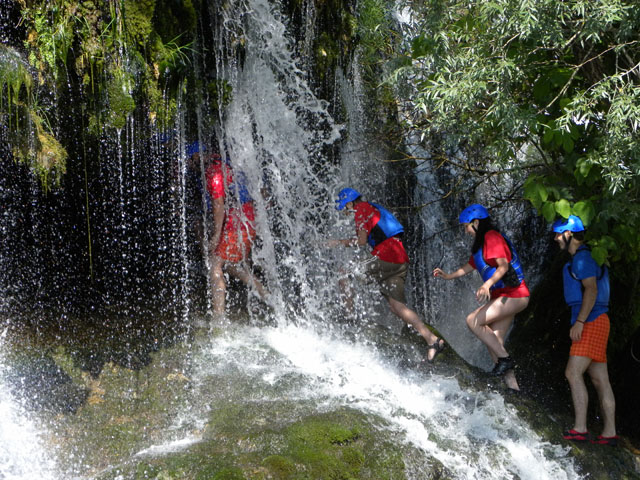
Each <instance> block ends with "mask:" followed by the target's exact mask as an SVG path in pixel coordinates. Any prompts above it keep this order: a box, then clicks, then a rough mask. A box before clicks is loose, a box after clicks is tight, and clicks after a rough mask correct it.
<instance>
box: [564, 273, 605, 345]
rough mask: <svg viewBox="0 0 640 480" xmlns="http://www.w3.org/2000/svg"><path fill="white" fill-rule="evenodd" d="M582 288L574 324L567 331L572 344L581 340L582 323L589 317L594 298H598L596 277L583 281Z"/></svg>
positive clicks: (594, 302) (594, 301)
mask: <svg viewBox="0 0 640 480" xmlns="http://www.w3.org/2000/svg"><path fill="white" fill-rule="evenodd" d="M582 286H583V287H584V292H582V305H580V311H579V312H578V317H577V318H576V323H574V324H573V326H572V327H571V330H569V336H570V337H571V340H573V341H574V342H577V341H578V340H580V338H582V329H583V328H584V322H585V321H586V320H587V318H588V317H589V314H590V313H591V310H592V309H593V306H594V305H595V304H596V298H598V283H597V282H596V277H589V278H585V279H583V280H582Z"/></svg>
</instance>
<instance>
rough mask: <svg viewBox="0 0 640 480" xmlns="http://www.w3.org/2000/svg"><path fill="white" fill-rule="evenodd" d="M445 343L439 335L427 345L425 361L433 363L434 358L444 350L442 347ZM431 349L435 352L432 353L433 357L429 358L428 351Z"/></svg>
mask: <svg viewBox="0 0 640 480" xmlns="http://www.w3.org/2000/svg"><path fill="white" fill-rule="evenodd" d="M446 345H447V344H446V343H445V341H444V340H443V339H441V338H440V337H438V338H436V341H435V342H433V343H432V344H431V345H427V362H429V363H433V361H434V360H435V359H436V357H437V356H438V354H439V353H440V352H441V351H443V350H444V347H445V346H446ZM431 350H435V353H434V354H433V357H431V358H429V352H430V351H431Z"/></svg>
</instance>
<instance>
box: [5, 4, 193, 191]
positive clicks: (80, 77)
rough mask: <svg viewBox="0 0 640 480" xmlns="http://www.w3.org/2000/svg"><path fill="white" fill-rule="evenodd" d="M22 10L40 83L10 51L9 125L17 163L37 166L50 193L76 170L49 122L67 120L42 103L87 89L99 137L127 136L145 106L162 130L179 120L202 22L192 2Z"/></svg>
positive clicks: (93, 130) (92, 130) (87, 107)
mask: <svg viewBox="0 0 640 480" xmlns="http://www.w3.org/2000/svg"><path fill="white" fill-rule="evenodd" d="M21 3H22V5H23V8H22V21H21V23H22V25H23V26H24V28H25V30H26V32H27V33H26V37H25V39H24V46H25V50H26V55H25V57H26V58H28V61H29V63H30V64H31V65H32V66H33V68H34V69H35V71H36V72H37V75H38V77H39V78H38V81H37V82H35V81H34V80H33V79H32V75H31V74H30V73H29V69H28V68H27V66H26V65H25V64H24V62H23V61H22V60H21V58H20V56H19V55H18V54H17V53H16V52H13V53H12V52H11V50H10V49H7V48H6V47H3V46H2V47H0V117H1V118H3V119H5V118H6V119H7V122H8V123H10V124H11V128H12V131H13V133H14V134H13V136H12V138H11V143H12V149H13V152H14V156H15V158H17V159H18V160H22V161H26V162H27V163H29V164H30V165H31V166H32V168H33V170H35V171H36V172H37V173H38V174H39V175H40V177H41V179H42V180H43V185H45V188H49V187H50V186H52V185H54V184H55V183H57V182H59V180H60V177H59V176H60V175H61V174H62V172H64V168H65V167H64V161H65V160H66V150H65V149H64V147H63V145H61V144H60V143H59V142H58V140H56V139H55V138H54V137H53V135H52V133H51V132H53V131H57V130H58V129H57V125H55V124H49V121H48V119H51V120H52V121H53V122H55V121H56V120H57V119H58V118H59V117H60V116H61V115H62V116H64V115H65V113H64V112H63V113H61V112H60V110H64V106H59V105H55V102H51V101H49V100H48V98H47V101H39V100H38V98H39V95H42V96H43V97H45V96H46V97H51V96H54V95H55V92H56V90H58V89H60V91H69V89H70V87H72V86H73V85H74V83H75V82H78V83H80V84H81V85H82V87H83V88H84V92H85V93H86V95H84V96H82V97H81V100H82V103H83V105H82V111H83V112H86V116H87V118H86V119H84V120H82V122H83V124H85V125H87V124H88V127H89V129H88V133H89V134H92V135H95V136H97V137H100V136H102V135H105V134H107V135H108V134H109V131H110V130H114V129H115V130H117V129H121V128H123V127H124V125H125V123H126V120H127V118H128V117H129V116H130V115H131V114H132V113H133V112H134V110H135V109H136V108H137V106H138V105H143V104H144V105H149V107H150V108H149V117H150V118H149V119H150V120H151V122H157V124H158V125H160V126H166V125H167V124H169V123H170V122H171V121H172V120H173V118H175V114H176V95H177V92H178V89H179V85H180V84H181V82H183V81H184V79H185V78H187V77H188V76H190V75H192V73H193V69H191V68H189V67H190V65H191V56H192V55H191V54H192V51H191V43H192V41H193V38H194V32H195V27H196V20H197V17H196V10H195V8H194V5H193V2H192V1H191V0H187V1H184V2H172V1H170V0H140V1H138V0H136V1H134V0H122V1H120V0H119V1H108V0H87V1H82V2H78V1H77V0H53V1H51V0H49V1H44V0H36V1H29V2H21ZM158 10H160V13H159V12H158ZM5 67H6V68H5ZM23 87H25V88H23ZM165 93H167V95H166V97H165ZM5 100H6V101H5ZM43 105H46V107H44V106H43ZM59 107H61V108H60V110H58V111H56V109H57V108H59ZM5 108H6V111H5ZM12 109H13V112H12ZM11 122H12V123H11ZM25 125H27V126H30V128H23V127H24V126H25Z"/></svg>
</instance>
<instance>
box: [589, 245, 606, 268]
mask: <svg viewBox="0 0 640 480" xmlns="http://www.w3.org/2000/svg"><path fill="white" fill-rule="evenodd" d="M591 256H592V257H593V259H594V260H595V261H596V262H598V265H604V262H606V261H607V257H608V256H609V252H608V251H607V249H606V248H604V247H601V246H597V247H593V248H592V249H591Z"/></svg>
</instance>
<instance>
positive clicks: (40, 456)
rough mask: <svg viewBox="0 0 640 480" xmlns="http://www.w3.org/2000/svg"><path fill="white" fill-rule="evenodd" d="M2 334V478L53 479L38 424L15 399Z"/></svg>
mask: <svg viewBox="0 0 640 480" xmlns="http://www.w3.org/2000/svg"><path fill="white" fill-rule="evenodd" d="M6 334H7V330H6V328H5V330H4V331H3V332H2V333H0V478H2V479H3V480H30V479H34V478H39V479H42V480H54V479H56V478H57V476H56V474H55V462H54V461H53V459H52V458H51V457H50V456H49V455H48V454H47V453H45V452H46V448H45V441H44V440H43V439H42V438H41V435H42V432H41V431H40V429H39V428H38V427H37V422H36V421H33V420H32V419H31V418H29V415H28V412H27V411H26V409H25V408H24V407H22V406H21V405H20V404H19V403H18V402H17V401H16V400H15V399H14V397H13V396H12V394H11V392H10V390H9V387H8V385H7V384H6V377H7V375H8V373H9V372H8V367H7V366H6V365H5V363H6V362H5V358H4V349H5V346H4V343H5V336H6Z"/></svg>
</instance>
